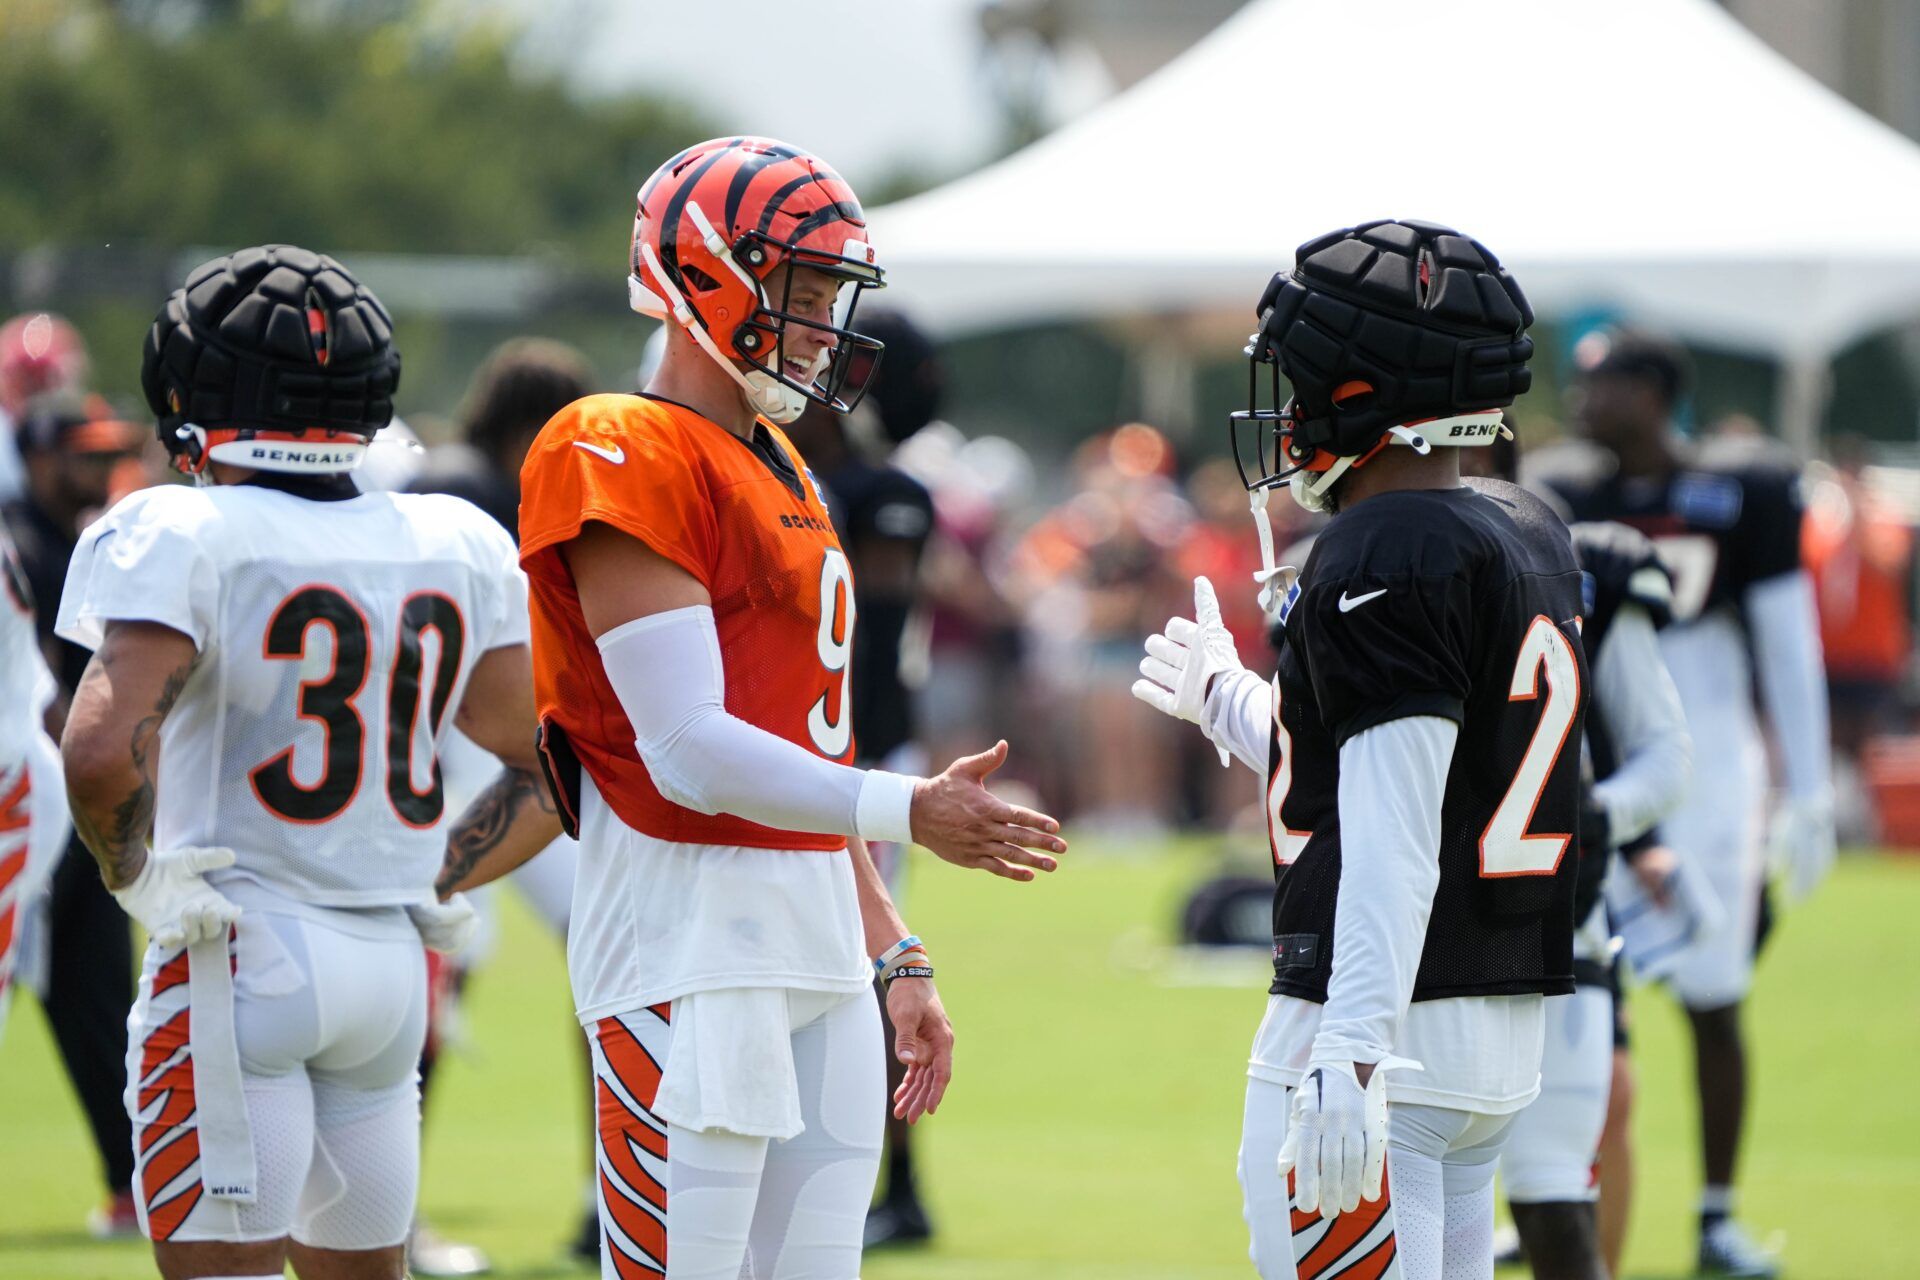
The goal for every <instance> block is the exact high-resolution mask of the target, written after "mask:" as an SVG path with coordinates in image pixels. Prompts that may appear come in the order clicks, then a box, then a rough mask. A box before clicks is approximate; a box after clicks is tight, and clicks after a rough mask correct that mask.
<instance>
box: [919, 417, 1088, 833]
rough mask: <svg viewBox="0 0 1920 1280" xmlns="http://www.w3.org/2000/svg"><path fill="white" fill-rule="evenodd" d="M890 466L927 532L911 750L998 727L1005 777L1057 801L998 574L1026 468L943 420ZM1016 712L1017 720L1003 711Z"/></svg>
mask: <svg viewBox="0 0 1920 1280" xmlns="http://www.w3.org/2000/svg"><path fill="white" fill-rule="evenodd" d="M893 462H894V464H895V465H896V466H898V467H899V468H900V469H901V470H902V471H904V472H906V473H907V474H908V475H909V476H911V477H912V478H914V479H916V480H918V481H919V482H920V483H921V484H922V485H923V486H925V487H926V488H927V490H928V491H929V492H930V493H931V494H932V496H933V516H934V520H933V532H932V533H931V534H930V535H929V537H928V539H927V545H926V548H925V550H924V552H923V554H922V558H921V565H920V575H919V586H920V591H921V597H922V599H923V601H924V602H925V606H926V607H925V614H924V619H925V620H924V623H921V624H919V625H922V626H924V628H925V633H926V636H925V640H924V642H919V641H915V642H913V643H910V644H909V645H908V647H907V650H906V654H905V656H906V657H908V658H909V659H912V658H914V657H916V656H919V655H920V654H922V653H923V654H924V657H923V659H922V662H923V667H922V670H921V672H920V673H919V675H920V682H919V689H918V691H917V692H918V697H917V700H916V710H917V713H918V717H919V729H920V741H921V745H922V746H923V747H925V748H926V750H927V753H928V755H929V757H931V758H932V759H936V760H947V759H951V758H952V757H954V756H955V755H958V754H960V753H962V752H964V751H967V750H969V749H971V746H972V745H973V744H977V743H979V742H980V741H981V740H982V739H983V738H985V737H986V736H987V735H988V734H989V733H990V732H993V731H994V730H993V726H996V725H998V726H1002V727H1004V730H1005V732H1004V735H1003V736H1005V737H1006V739H1007V741H1008V742H1009V743H1010V744H1011V746H1012V750H1011V752H1010V753H1009V757H1010V759H1011V760H1012V764H1011V765H1010V766H1009V768H1008V770H1007V773H1008V775H1010V776H1011V777H1014V778H1018V779H1020V780H1021V781H1022V782H1023V783H1025V784H1026V785H1027V786H1028V787H1030V788H1035V789H1037V790H1038V791H1039V792H1040V793H1041V794H1044V795H1049V796H1052V795H1056V794H1058V791H1057V789H1056V788H1055V787H1054V786H1052V785H1051V783H1052V782H1053V780H1054V779H1053V774H1052V772H1051V770H1052V751H1051V744H1052V740H1051V737H1050V735H1049V733H1048V732H1047V731H1046V729H1044V728H1043V727H1040V726H1036V725H1034V724H1032V723H1031V721H1032V720H1033V719H1034V718H1035V717H1034V715H1033V711H1032V707H1033V704H1032V702H1031V700H1029V699H1028V698H1027V695H1028V693H1029V692H1030V691H1029V689H1028V688H1027V686H1026V682H1025V681H1024V679H1023V671H1022V657H1023V654H1024V653H1025V651H1026V647H1027V640H1026V636H1025V634H1024V633H1023V631H1022V629H1021V618H1020V613H1019V610H1018V608H1017V607H1016V606H1015V604H1014V602H1013V601H1012V600H1011V599H1009V597H1008V594H1007V584H1006V582H1005V572H1004V571H1005V563H1004V562H1005V558H1006V551H1007V547H1006V539H1007V537H1008V535H1009V532H1010V528H1009V526H1010V522H1011V521H1012V519H1013V516H1014V514H1015V512H1016V510H1017V508H1018V507H1019V505H1020V503H1021V502H1022V500H1023V499H1024V498H1025V497H1026V495H1027V492H1028V490H1029V489H1030V487H1031V484H1032V479H1033V466H1032V462H1031V460H1030V459H1029V458H1028V457H1027V455H1026V452H1025V451H1024V450H1023V449H1021V448H1020V446H1019V445H1017V444H1014V443H1013V442H1012V441H1010V440H1005V439H1002V438H1000V437H997V436H983V437H980V438H978V439H974V440H969V439H967V438H966V436H964V435H962V434H961V432H960V430H959V429H958V428H956V427H954V426H953V425H952V424H950V423H946V422H935V423H932V424H930V425H929V426H927V427H924V428H922V429H921V430H920V431H918V432H917V433H915V434H914V436H913V437H912V438H911V439H910V440H908V441H907V442H906V443H905V444H903V445H901V446H900V448H899V449H898V450H896V451H895V453H894V456H893ZM1015 707H1024V708H1025V709H1026V710H1025V714H1013V710H1014V708H1015ZM1003 785H1004V784H1003Z"/></svg>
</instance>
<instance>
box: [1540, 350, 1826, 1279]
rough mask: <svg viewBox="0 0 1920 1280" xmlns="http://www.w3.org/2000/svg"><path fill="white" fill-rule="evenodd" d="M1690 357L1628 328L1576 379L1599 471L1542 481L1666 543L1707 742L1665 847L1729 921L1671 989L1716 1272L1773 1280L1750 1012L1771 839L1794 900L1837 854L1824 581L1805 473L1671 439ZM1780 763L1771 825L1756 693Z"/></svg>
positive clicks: (1703, 1227)
mask: <svg viewBox="0 0 1920 1280" xmlns="http://www.w3.org/2000/svg"><path fill="white" fill-rule="evenodd" d="M1686 376H1687V369H1686V364H1685V361H1684V358H1683V357H1682V356H1681V354H1680V353H1679V352H1678V351H1676V350H1675V349H1673V348H1671V347H1669V346H1667V345H1666V344H1664V343H1660V342H1656V341H1653V340H1651V339H1648V338H1645V337H1640V336H1635V335H1618V336H1615V337H1614V338H1612V339H1611V340H1609V341H1607V342H1606V343H1604V344H1602V346H1601V348H1600V353H1599V355H1598V358H1597V359H1594V360H1592V361H1590V362H1589V364H1588V366H1587V367H1586V368H1585V370H1584V372H1583V375H1582V377H1581V380H1580V383H1579V386H1578V398H1577V401H1576V407H1577V411H1578V417H1579V422H1580V425H1581V427H1582V429H1583V430H1584V432H1585V433H1586V435H1587V437H1588V438H1589V439H1590V440H1591V441H1592V442H1593V443H1594V444H1597V445H1599V446H1600V447H1601V449H1602V450H1604V457H1603V458H1601V459H1600V463H1601V466H1600V471H1599V474H1595V475H1585V476H1577V477H1575V476H1556V475H1543V476H1542V479H1543V480H1545V481H1547V482H1548V483H1550V484H1552V485H1553V486H1554V488H1556V489H1557V490H1558V491H1559V492H1560V494H1561V496H1562V497H1563V498H1565V499H1566V502H1567V505H1568V506H1569V507H1571V508H1572V510H1573V514H1574V516H1575V517H1576V518H1577V519H1580V520H1617V521H1619V522H1620V523H1622V524H1626V525H1630V526H1632V527H1633V528H1635V529H1638V530H1640V531H1641V532H1642V533H1644V534H1646V535H1647V536H1648V537H1649V538H1651V539H1652V540H1653V544H1654V546H1655V547H1656V548H1657V549H1658V550H1659V552H1660V557H1661V560H1662V561H1663V562H1664V563H1665V564H1666V566H1667V568H1668V570H1669V571H1670V572H1671V573H1672V575H1673V584H1674V590H1673V596H1674V606H1673V613H1674V621H1673V625H1672V626H1669V627H1667V628H1666V629H1665V630H1664V631H1662V632H1661V634H1660V648H1661V652H1662V654H1663V655H1664V656H1665V658H1666V663H1667V668H1668V670H1670V671H1671V672H1672V673H1673V680H1674V684H1675V686H1676V687H1677V688H1678V689H1679V690H1680V698H1681V702H1682V704H1683V705H1684V706H1685V708H1686V713H1687V728H1688V731H1689V732H1690V733H1691V734H1692V735H1693V739H1694V741H1696V742H1702V743H1712V744H1714V746H1713V749H1712V750H1710V751H1702V752H1701V753H1700V754H1699V756H1698V758H1697V760H1696V762H1695V776H1694V784H1693V788H1692V790H1691V792H1690V793H1689V795H1688V798H1687V800H1686V802H1685V803H1683V804H1682V805H1681V806H1680V808H1679V809H1678V810H1677V811H1676V812H1675V813H1674V814H1673V815H1672V816H1671V817H1670V818H1668V819H1667V820H1666V821H1664V822H1662V823H1661V826H1660V837H1661V840H1662V841H1663V843H1665V844H1668V845H1671V846H1672V847H1673V848H1674V850H1675V851H1676V852H1677V853H1678V855H1679V856H1680V858H1681V859H1683V860H1684V861H1686V862H1687V863H1689V864H1690V865H1691V866H1693V867H1697V868H1698V869H1699V871H1700V872H1701V873H1702V877H1703V879H1704V880H1705V881H1706V882H1707V883H1708V884H1709V885H1710V886H1711V887H1712V890H1713V892H1714V894H1715V896H1716V897H1717V898H1718V899H1719V905H1720V908H1721V910H1722V912H1723V914H1724V916H1725V918H1726V920H1727V921H1728V923H1727V924H1726V926H1725V927H1723V928H1721V929H1719V930H1718V931H1716V932H1714V933H1712V934H1710V935H1709V936H1707V937H1705V938H1703V939H1701V940H1700V941H1699V942H1697V943H1695V944H1694V945H1693V946H1692V947H1691V948H1689V950H1688V952H1687V954H1686V956H1685V957H1684V958H1683V959H1682V960H1681V961H1680V963H1679V966H1678V967H1677V968H1676V969H1675V971H1674V972H1673V974H1672V976H1671V977H1670V979H1669V982H1670V984H1671V986H1672V988H1673V992H1674V995H1675V996H1676V997H1678V999H1679V1000H1680V1003H1681V1004H1682V1005H1684V1006H1685V1007H1686V1010H1687V1020H1688V1023H1689V1024H1690V1026H1691V1029H1692V1032H1693V1042H1694V1050H1695V1074H1696V1082H1697V1087H1698V1090H1699V1097H1700V1137H1701V1156H1702V1165H1703V1167H1704V1172H1705V1186H1704V1187H1703V1189H1702V1192H1701V1197H1700V1249H1699V1263H1700V1268H1701V1270H1702V1271H1704V1272H1707V1273H1708V1274H1712V1275H1726V1276H1747V1277H1767V1276H1772V1275H1774V1274H1776V1273H1777V1264H1776V1263H1775V1261H1774V1260H1773V1259H1772V1258H1771V1257H1770V1256H1769V1255H1768V1254H1767V1253H1766V1252H1765V1251H1763V1250H1762V1249H1760V1248H1759V1247H1758V1246H1756V1245H1755V1244H1754V1243H1753V1242H1752V1241H1751V1240H1749V1239H1748V1237H1747V1235H1746V1233H1745V1232H1744V1231H1743V1230H1742V1229H1741V1227H1740V1224H1739V1223H1738V1222H1737V1221H1736V1220H1735V1219H1734V1218H1733V1216H1732V1214H1733V1209H1734V1192H1733V1184H1734V1176H1735V1172H1736V1169H1737V1166H1738V1158H1739V1153H1740V1139H1741V1132H1742V1129H1743V1128H1744V1125H1745V1118H1746V1078H1747V1065H1746V1045H1745V1039H1744V1036H1743V1035H1742V1032H1741V1028H1740V1008H1741V1004H1742V1002H1743V1001H1744V1000H1745V998H1746V994H1747V989H1748V987H1749V986H1750V985H1751V983H1752V977H1753V960H1754V955H1755V952H1756V950H1757V948H1758V945H1759V941H1760V937H1761V933H1762V927H1763V925H1762V922H1763V919H1764V916H1763V899H1762V885H1763V882H1764V881H1765V878H1766V869H1767V868H1766V863H1767V856H1768V850H1767V847H1766V846H1767V844H1768V843H1769V835H1770V837H1771V843H1772V846H1773V848H1772V854H1773V857H1774V860H1775V861H1776V862H1777V863H1780V864H1781V865H1782V868H1783V870H1784V872H1785V877H1784V878H1785V882H1786V885H1787V887H1788V889H1789V891H1790V894H1791V895H1792V896H1793V897H1796V898H1797V897H1801V896H1804V895H1805V894H1807V893H1809V892H1811V891H1812V889H1813V887H1814V886H1815V885H1816V884H1817V883H1818V882H1819V880H1820V878H1821V876H1822V875H1824V874H1825V872H1826V870H1827V868H1828V866H1829V865H1830V864H1831V863H1832V861H1833V853H1834V829H1833V800H1832V790H1831V774H1830V754H1831V742H1830V739H1829V736H1828V730H1827V693H1826V683H1825V677H1824V674H1823V671H1822V663H1821V657H1820V630H1819V620H1818V617H1817V613H1816V610H1815V605H1814V596H1813V586H1812V583H1811V581H1810V579H1809V578H1808V576H1807V573H1806V571H1805V569H1803V568H1802V566H1801V562H1800V481H1799V476H1798V474H1797V473H1796V472H1795V471H1794V470H1793V469H1792V468H1791V467H1785V466H1781V465H1779V464H1778V463H1777V462H1774V461H1771V460H1769V459H1768V458H1767V457H1766V456H1764V455H1762V454H1759V453H1757V452H1755V451H1754V450H1752V449H1751V447H1748V448H1747V449H1746V450H1745V451H1741V450H1740V449H1739V448H1738V447H1737V446H1736V447H1735V448H1734V449H1733V450H1727V449H1725V448H1724V447H1715V446H1708V447H1695V446H1693V445H1691V444H1689V443H1688V442H1687V441H1685V440H1683V439H1682V438H1681V437H1680V436H1679V435H1678V434H1677V433H1676V432H1675V431H1674V429H1673V426H1672V414H1673V411H1674V409H1675V407H1676V406H1677V405H1678V404H1679V403H1680V402H1681V400H1682V399H1683V398H1684V396H1685V394H1686ZM1756 688H1758V690H1759V693H1760V703H1761V705H1762V706H1763V707H1764V709H1765V712H1766V718H1767V721H1768V723H1769V725H1770V727H1771V729H1772V731H1773V732H1772V738H1773V741H1774V743H1775V744H1776V746H1777V748H1778V752H1779V759H1780V765H1781V769H1780V772H1781V784H1782V785H1781V787H1780V792H1781V801H1780V803H1779V805H1778V807H1777V809H1776V811H1775V812H1774V814H1773V815H1772V829H1771V832H1770V833H1769V831H1768V815H1767V812H1766V808H1767V800H1768V796H1767V789H1768V788H1767V783H1768V777H1767V773H1768V770H1767V752H1766V746H1765V743H1764V740H1763V738H1762V735H1761V731H1760V717H1759V715H1758V714H1757V713H1756V707H1755V702H1754V696H1753V694H1754V690H1755V689H1756Z"/></svg>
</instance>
